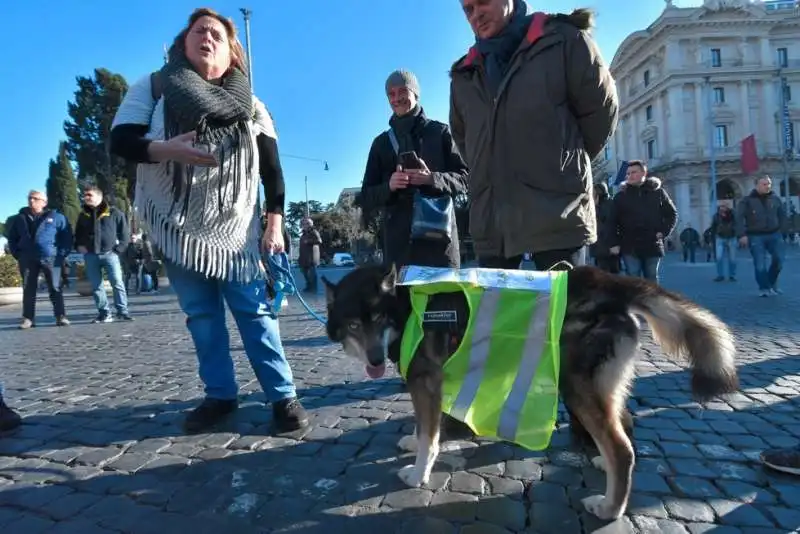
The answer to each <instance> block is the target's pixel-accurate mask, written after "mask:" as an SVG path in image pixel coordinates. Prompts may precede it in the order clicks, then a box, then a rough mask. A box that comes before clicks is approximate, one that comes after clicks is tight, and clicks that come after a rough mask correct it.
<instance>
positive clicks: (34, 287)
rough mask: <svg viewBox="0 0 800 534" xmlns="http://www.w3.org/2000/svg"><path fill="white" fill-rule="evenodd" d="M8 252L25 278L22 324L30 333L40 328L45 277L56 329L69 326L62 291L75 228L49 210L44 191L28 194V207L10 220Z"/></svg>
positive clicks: (21, 327)
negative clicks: (38, 303)
mask: <svg viewBox="0 0 800 534" xmlns="http://www.w3.org/2000/svg"><path fill="white" fill-rule="evenodd" d="M7 233H8V248H9V251H10V252H11V255H12V256H13V257H14V259H16V260H17V263H18V264H19V272H20V274H21V275H22V285H23V289H22V322H21V323H20V325H19V327H20V329H22V330H27V329H29V328H32V327H34V326H36V294H37V292H38V290H39V275H40V274H41V275H43V276H44V281H45V283H46V284H47V291H48V293H49V295H50V302H51V303H52V304H53V314H54V315H55V317H56V325H58V326H68V325H69V320H68V319H67V312H66V309H65V307H64V293H63V291H62V285H61V284H62V281H63V278H62V270H63V269H64V261H65V258H66V257H67V255H69V253H70V251H71V250H72V228H71V227H70V225H69V221H67V218H66V217H65V216H64V215H63V214H62V213H60V212H59V211H58V210H55V209H51V208H48V207H47V196H46V195H45V194H44V193H42V192H41V191H31V192H30V193H28V206H27V207H25V208H22V209H21V210H19V213H18V214H17V215H15V216H13V217H11V218H10V219H9V227H8V229H7Z"/></svg>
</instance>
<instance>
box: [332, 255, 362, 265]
mask: <svg viewBox="0 0 800 534" xmlns="http://www.w3.org/2000/svg"><path fill="white" fill-rule="evenodd" d="M331 263H333V265H335V266H337V267H345V266H348V267H349V266H352V265H355V264H356V262H355V261H353V256H352V255H350V254H348V253H346V252H337V253H336V254H334V255H333V261H332V262H331Z"/></svg>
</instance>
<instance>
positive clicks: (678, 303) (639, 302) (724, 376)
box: [615, 277, 739, 400]
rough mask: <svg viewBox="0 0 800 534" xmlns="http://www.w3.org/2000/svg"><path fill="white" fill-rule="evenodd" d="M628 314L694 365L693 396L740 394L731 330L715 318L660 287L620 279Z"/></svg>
mask: <svg viewBox="0 0 800 534" xmlns="http://www.w3.org/2000/svg"><path fill="white" fill-rule="evenodd" d="M615 278H616V279H617V283H618V284H620V285H622V286H623V287H620V289H622V291H620V293H622V294H626V295H627V296H628V299H629V309H630V311H631V312H633V313H637V314H640V315H642V316H644V318H645V319H646V320H647V322H648V324H649V325H650V328H652V330H653V337H655V339H656V341H657V342H658V344H659V345H661V348H662V350H663V351H664V352H665V353H667V354H668V355H670V356H673V357H677V356H685V357H687V358H688V360H689V363H690V364H691V366H692V393H694V395H695V397H697V398H698V399H699V400H708V399H710V398H712V397H714V396H716V395H722V394H725V393H732V392H734V391H736V390H738V389H739V378H738V376H737V373H736V347H735V345H734V339H733V335H732V334H731V332H730V330H729V329H728V326H727V325H726V324H725V323H724V322H722V321H721V320H720V319H719V318H718V317H717V316H716V315H714V314H713V313H711V312H710V311H708V310H707V309H705V308H703V307H701V306H698V305H697V304H695V303H693V302H691V301H689V300H687V299H685V298H683V297H681V296H680V295H677V294H675V293H672V292H671V291H667V290H666V289H663V288H662V287H660V286H657V285H656V284H653V283H650V282H647V281H644V280H641V279H638V280H637V279H635V278H631V277H615Z"/></svg>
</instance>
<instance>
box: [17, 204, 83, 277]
mask: <svg viewBox="0 0 800 534" xmlns="http://www.w3.org/2000/svg"><path fill="white" fill-rule="evenodd" d="M8 248H9V250H10V251H11V255H12V256H14V257H15V258H16V259H17V260H18V261H31V260H55V261H56V262H57V263H59V264H60V262H61V261H62V260H63V259H64V258H66V257H67V255H68V254H69V253H70V251H71V250H72V228H70V226H69V221H67V218H66V217H64V215H63V214H61V213H59V212H58V211H56V210H51V209H45V210H44V211H43V212H42V213H41V215H39V216H38V217H37V216H34V215H33V213H32V212H31V209H30V208H22V209H21V210H19V213H18V214H17V215H15V216H14V217H12V218H11V225H10V227H9V229H8Z"/></svg>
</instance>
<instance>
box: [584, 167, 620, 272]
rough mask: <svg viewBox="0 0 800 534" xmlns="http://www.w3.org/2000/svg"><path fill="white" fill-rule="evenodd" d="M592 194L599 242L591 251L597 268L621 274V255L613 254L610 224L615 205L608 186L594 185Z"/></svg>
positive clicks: (603, 184) (612, 237) (592, 246)
mask: <svg viewBox="0 0 800 534" xmlns="http://www.w3.org/2000/svg"><path fill="white" fill-rule="evenodd" d="M592 192H593V194H594V212H595V214H596V215H597V241H595V243H594V244H593V245H591V247H590V248H589V251H590V253H591V255H592V257H593V258H594V264H595V265H596V266H597V267H599V268H601V269H603V270H604V271H608V272H610V273H614V274H619V271H620V266H619V255H618V254H612V253H611V245H612V243H613V242H614V236H613V235H612V229H611V228H610V227H609V225H608V222H609V220H610V219H611V217H612V216H613V214H612V213H611V210H613V209H614V203H613V202H612V201H611V196H610V195H609V193H608V185H606V184H605V183H602V182H601V183H597V184H594V188H593V190H592Z"/></svg>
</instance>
